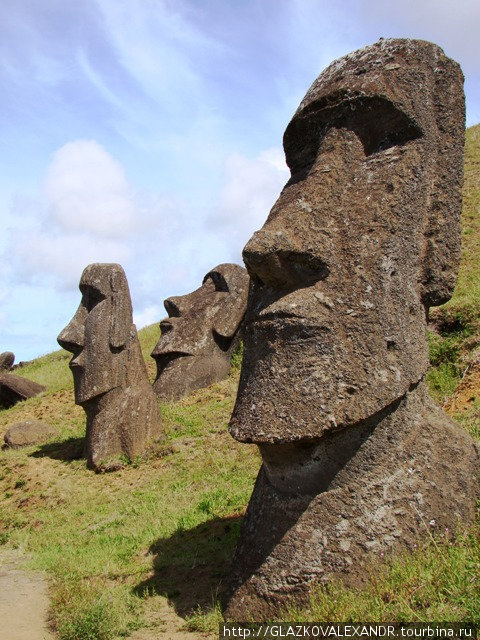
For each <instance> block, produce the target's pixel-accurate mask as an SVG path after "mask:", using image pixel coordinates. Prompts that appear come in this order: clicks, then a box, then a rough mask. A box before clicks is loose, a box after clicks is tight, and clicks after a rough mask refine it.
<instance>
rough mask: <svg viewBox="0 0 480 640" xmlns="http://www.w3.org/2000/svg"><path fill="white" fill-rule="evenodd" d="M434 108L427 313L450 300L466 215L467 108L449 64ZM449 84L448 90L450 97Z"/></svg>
mask: <svg viewBox="0 0 480 640" xmlns="http://www.w3.org/2000/svg"><path fill="white" fill-rule="evenodd" d="M434 76H435V78H434V79H435V84H434V88H433V98H432V104H433V105H434V115H435V124H436V128H435V130H434V131H433V132H432V133H431V134H430V135H431V136H432V137H434V138H435V140H436V144H437V148H436V156H435V158H434V167H433V170H432V175H433V180H432V186H431V192H430V203H431V204H430V211H429V213H428V219H427V221H426V227H425V231H424V235H425V240H424V247H423V261H422V262H423V264H422V278H421V296H422V302H423V304H424V305H425V306H426V307H431V306H437V305H440V304H444V303H445V302H447V300H449V299H450V297H451V295H452V293H453V290H454V287H455V282H456V279H457V270H458V265H459V262H460V234H459V233H458V228H459V221H460V213H461V211H462V184H463V180H462V178H463V140H464V138H465V103H464V98H463V75H462V72H461V69H460V67H459V66H458V65H457V64H456V63H454V62H453V61H452V60H449V59H448V58H444V57H443V58H442V57H440V58H438V59H437V60H436V62H435V74H434ZM445 78H449V83H450V84H449V90H448V91H445Z"/></svg>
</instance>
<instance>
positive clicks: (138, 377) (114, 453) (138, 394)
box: [57, 263, 163, 470]
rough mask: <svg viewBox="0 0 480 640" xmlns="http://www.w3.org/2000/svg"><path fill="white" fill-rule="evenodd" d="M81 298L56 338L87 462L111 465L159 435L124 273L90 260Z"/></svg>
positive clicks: (116, 465) (107, 467)
mask: <svg viewBox="0 0 480 640" xmlns="http://www.w3.org/2000/svg"><path fill="white" fill-rule="evenodd" d="M79 286H80V291H81V292H82V300H81V302H80V306H79V307H78V310H77V312H76V313H75V315H74V317H73V318H72V320H71V321H70V323H69V324H68V325H67V326H66V327H65V328H64V329H63V331H61V333H60V335H59V336H58V338H57V340H58V343H59V344H60V346H61V347H63V348H64V349H66V350H67V351H70V352H71V353H73V358H72V360H71V361H70V368H71V370H72V374H73V381H74V387H75V402H76V404H79V405H81V406H82V407H83V408H84V410H85V413H86V414H87V434H86V447H85V449H86V456H87V463H88V466H89V467H91V468H94V469H96V470H113V469H116V468H119V467H120V466H122V460H124V458H125V456H126V457H127V458H130V459H133V458H135V457H136V456H138V455H140V454H142V453H143V452H144V451H145V449H146V447H147V445H148V444H149V443H150V442H151V441H152V440H153V439H156V438H159V437H160V436H161V435H162V433H163V432H162V429H161V425H160V415H159V409H158V404H157V399H156V397H155V394H154V393H153V391H152V388H151V386H150V383H149V380H148V376H147V369H146V366H145V362H144V360H143V357H142V353H141V350H140V344H139V342H138V336H137V330H136V327H135V325H134V324H133V322H132V303H131V300H130V292H129V289H128V283H127V279H126V276H125V273H124V271H123V269H122V267H121V266H120V265H118V264H99V263H95V264H91V265H89V266H88V267H86V269H85V270H84V272H83V274H82V277H81V279H80V285H79Z"/></svg>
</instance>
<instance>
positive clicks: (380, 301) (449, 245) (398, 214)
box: [226, 39, 479, 620]
mask: <svg viewBox="0 0 480 640" xmlns="http://www.w3.org/2000/svg"><path fill="white" fill-rule="evenodd" d="M462 79H463V78H462V73H461V71H460V68H459V66H458V65H457V64H456V63H455V62H453V61H452V60H450V59H449V58H447V57H446V56H445V55H444V54H443V52H442V50H441V49H439V47H437V46H436V45H434V44H431V43H428V42H423V41H415V40H400V39H395V40H382V41H380V42H378V43H376V44H374V45H372V46H369V47H366V48H365V49H362V50H360V51H357V52H355V53H352V54H350V55H348V56H345V57H344V58H341V59H340V60H338V61H336V62H334V63H333V64H331V65H330V66H329V67H328V68H327V69H326V70H325V71H324V72H323V73H322V74H321V75H320V76H319V77H318V79H317V80H316V81H315V82H314V83H313V85H312V87H311V88H310V89H309V91H308V92H307V95H306V96H305V98H304V100H303V101H302V103H301V104H300V107H299V109H298V110H297V112H296V113H295V115H294V117H293V119H292V121H291V122H290V124H289V125H288V127H287V130H286V132H285V136H284V147H285V154H286V159H287V163H288V165H289V167H290V169H291V178H290V180H289V181H288V182H287V184H286V185H285V187H284V189H283V191H282V193H281V194H280V197H279V198H278V200H277V202H276V203H275V205H274V206H273V208H272V210H271V212H270V214H269V216H268V218H267V221H266V222H265V224H264V226H263V228H262V229H261V230H260V231H258V232H256V233H255V234H254V235H253V236H252V238H251V239H250V241H249V242H248V243H247V245H246V247H245V249H244V254H243V255H244V260H245V264H246V266H247V269H248V272H249V274H250V276H251V287H250V293H249V299H248V307H247V312H246V316H245V328H244V335H245V339H244V358H243V365H242V372H241V376H240V385H239V391H238V396H237V401H236V405H235V408H234V412H233V415H232V419H231V422H230V431H231V433H232V435H233V437H234V438H236V439H237V440H240V441H243V442H254V443H257V444H258V445H259V449H260V453H261V455H262V461H263V464H262V467H261V470H260V473H259V475H258V478H257V482H256V484H255V488H254V491H253V494H252V498H251V500H250V503H249V506H248V509H247V513H246V516H245V519H244V522H243V525H242V530H241V534H240V538H239V542H238V546H237V550H236V552H235V557H234V561H233V566H232V570H231V572H230V574H229V585H228V587H227V593H226V617H227V618H234V619H237V620H247V619H250V618H251V617H253V619H257V620H265V619H272V618H273V619H275V616H276V615H277V614H278V610H279V608H280V607H281V606H283V605H285V604H286V603H287V602H288V600H289V599H290V598H295V599H296V600H298V601H301V600H304V599H306V598H307V597H308V592H309V590H310V588H311V585H312V584H315V583H328V582H329V581H331V580H338V579H341V580H344V581H346V582H347V583H348V582H351V583H353V584H358V581H361V580H364V579H365V577H366V575H368V563H369V562H370V561H371V560H372V554H373V555H374V556H375V555H376V554H378V556H377V560H378V557H380V555H382V556H383V555H384V553H386V552H387V551H389V550H390V549H391V548H393V547H394V546H395V545H403V546H407V547H413V546H414V545H416V542H417V541H418V536H419V535H421V533H422V532H423V531H424V529H425V523H428V522H430V523H434V526H435V527H438V528H442V527H443V528H445V527H449V528H450V530H454V529H455V527H456V526H457V524H458V521H459V520H460V521H461V522H462V523H467V522H471V521H472V519H473V518H474V514H475V503H476V499H477V497H478V470H479V453H478V450H477V449H476V447H475V444H474V442H473V440H472V439H471V437H470V436H469V435H468V434H467V433H466V431H465V430H463V429H461V428H460V427H459V426H458V425H456V424H455V423H453V422H452V421H451V420H449V419H448V417H447V416H446V415H445V414H444V413H443V412H442V411H441V409H440V408H439V407H437V406H436V405H435V403H433V401H432V400H431V399H430V398H429V396H428V393H427V390H426V387H425V382H424V375H425V372H426V370H427V367H428V352H427V343H426V322H427V314H428V308H429V306H430V305H434V304H440V303H443V302H445V301H446V300H448V298H449V297H450V295H451V294H452V291H453V287H454V283H455V276H456V269H457V265H458V259H459V246H460V226H459V216H460V208H461V185H462V150H463V137H464V105H463V91H462ZM447 470H448V472H447ZM432 526H433V524H432ZM366 567H367V568H366Z"/></svg>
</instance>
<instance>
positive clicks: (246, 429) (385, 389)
mask: <svg viewBox="0 0 480 640" xmlns="http://www.w3.org/2000/svg"><path fill="white" fill-rule="evenodd" d="M310 293H311V297H313V296H314V295H315V293H318V288H317V289H315V288H314V287H312V288H311V291H310ZM305 295H306V290H305V289H303V292H302V296H304V297H305ZM288 299H289V297H288V295H286V296H285V301H287V300H288ZM280 301H281V300H279V301H278V302H280ZM319 307H321V305H319ZM276 308H277V310H276V312H275V313H271V314H269V313H268V308H267V309H266V310H265V311H267V313H265V312H264V311H262V312H260V313H259V314H253V313H252V315H251V316H250V318H247V323H246V330H245V339H244V345H245V346H244V361H243V366H242V373H241V378H240V385H239V392H238V396H237V401H236V404H235V408H234V411H233V414H232V418H231V421H230V433H231V434H232V436H233V437H234V438H235V439H236V440H239V441H241V442H251V443H256V444H268V443H289V442H292V443H293V442H315V441H318V440H320V439H321V438H322V437H324V436H325V435H326V434H328V433H332V432H336V431H339V430H341V429H343V428H345V427H350V426H352V425H355V424H357V423H359V422H362V421H364V420H366V419H368V418H370V417H372V416H374V415H375V414H377V413H378V412H380V411H382V410H383V409H384V408H385V407H387V406H389V405H390V404H392V403H393V402H395V401H397V400H398V399H399V398H401V397H402V396H404V395H405V393H407V391H408V390H409V388H410V387H411V386H412V385H415V384H417V383H418V382H419V381H420V380H421V379H422V377H423V376H424V374H425V372H426V370H427V368H428V354H427V350H426V348H424V347H425V344H424V343H425V319H424V312H423V309H422V308H421V306H420V305H419V308H418V318H417V322H416V323H415V326H414V327H412V329H411V330H412V335H410V336H408V337H405V332H400V331H398V332H395V333H392V330H391V329H392V327H391V323H390V322H389V318H388V315H387V314H386V313H384V314H381V313H379V310H378V309H364V308H355V311H354V312H353V314H348V313H347V312H346V311H347V309H338V310H336V312H335V313H329V310H328V309H323V310H321V311H319V312H318V314H317V318H316V322H315V320H314V318H312V317H310V318H302V317H298V316H294V315H293V314H287V313H281V312H280V311H279V306H278V305H276ZM284 308H287V305H286V304H285V305H284ZM257 309H258V307H257ZM422 317H423V319H422ZM372 323H373V324H375V325H376V326H377V328H378V331H377V332H372V331H371V330H369V327H371V326H372ZM387 325H388V326H387ZM345 336H348V339H346V338H345ZM419 345H420V347H419ZM272 416H275V419H272Z"/></svg>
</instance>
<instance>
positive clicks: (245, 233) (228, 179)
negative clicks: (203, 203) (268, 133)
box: [209, 147, 290, 260]
mask: <svg viewBox="0 0 480 640" xmlns="http://www.w3.org/2000/svg"><path fill="white" fill-rule="evenodd" d="M289 177H290V172H289V170H288V168H287V165H286V164H285V160H284V154H283V151H282V149H280V148H276V147H275V148H271V149H266V150H264V151H262V152H261V153H260V154H258V155H257V156H256V157H255V158H247V157H245V156H243V155H240V154H232V155H230V156H229V157H228V158H227V160H226V163H225V184H224V187H223V189H222V191H221V193H220V200H219V204H218V208H217V211H216V213H215V214H214V215H213V216H212V217H211V218H210V221H209V222H210V224H211V225H213V228H214V229H215V231H216V232H217V233H219V234H220V235H221V236H222V237H223V238H224V241H225V242H227V243H228V247H229V251H230V254H231V255H232V256H235V258H236V259H237V260H239V259H240V255H241V251H242V248H243V246H244V244H245V243H246V242H247V240H248V238H249V237H250V235H251V234H252V233H253V232H254V231H256V230H257V229H258V228H259V227H261V226H262V225H263V223H264V222H265V220H266V218H267V215H268V213H269V211H270V209H271V207H272V205H273V203H274V202H275V200H276V199H277V197H278V195H279V194H280V191H281V189H282V187H283V186H284V184H285V183H286V182H287V180H288V178H289Z"/></svg>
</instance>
